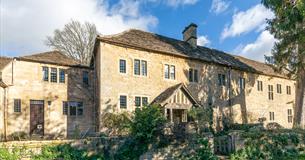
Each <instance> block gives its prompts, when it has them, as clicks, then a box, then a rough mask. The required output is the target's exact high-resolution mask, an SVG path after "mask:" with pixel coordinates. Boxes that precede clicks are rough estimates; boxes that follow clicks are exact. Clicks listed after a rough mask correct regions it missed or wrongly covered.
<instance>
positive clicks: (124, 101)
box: [120, 95, 127, 108]
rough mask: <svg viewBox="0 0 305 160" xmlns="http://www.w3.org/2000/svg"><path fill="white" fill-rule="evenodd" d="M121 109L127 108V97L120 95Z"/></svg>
mask: <svg viewBox="0 0 305 160" xmlns="http://www.w3.org/2000/svg"><path fill="white" fill-rule="evenodd" d="M120 108H127V96H125V95H120Z"/></svg>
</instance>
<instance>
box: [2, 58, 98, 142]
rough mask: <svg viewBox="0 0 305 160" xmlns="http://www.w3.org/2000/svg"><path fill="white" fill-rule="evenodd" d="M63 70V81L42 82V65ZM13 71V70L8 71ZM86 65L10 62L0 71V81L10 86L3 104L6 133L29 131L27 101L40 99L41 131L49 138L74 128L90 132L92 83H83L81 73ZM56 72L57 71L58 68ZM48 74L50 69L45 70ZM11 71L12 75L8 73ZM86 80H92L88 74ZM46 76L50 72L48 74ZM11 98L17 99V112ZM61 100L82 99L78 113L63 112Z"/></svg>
mask: <svg viewBox="0 0 305 160" xmlns="http://www.w3.org/2000/svg"><path fill="white" fill-rule="evenodd" d="M43 66H46V67H50V68H51V67H53V68H57V69H65V72H66V73H65V74H66V75H65V83H59V82H58V79H59V76H58V77H57V78H58V79H57V83H53V82H50V81H49V82H46V81H43V79H42V77H43V75H42V74H43V73H42V67H43ZM12 70H13V72H12ZM83 71H89V72H90V73H91V69H88V68H79V67H68V66H58V65H51V64H45V63H35V62H27V61H18V60H17V61H13V65H8V66H7V67H6V68H5V69H4V70H3V76H4V77H3V79H4V82H5V83H6V84H8V85H10V86H9V87H8V88H7V90H8V96H7V100H8V106H7V119H8V121H7V135H11V134H13V133H16V132H25V133H27V134H28V133H29V130H30V100H43V101H44V133H45V136H50V137H66V136H67V135H69V134H73V132H74V130H75V128H78V129H79V130H80V131H81V132H85V131H87V130H89V131H93V130H94V126H93V118H94V117H93V116H92V115H93V102H94V101H93V85H92V84H90V85H89V86H88V87H87V86H85V85H83V82H82V81H83V79H82V72H83ZM58 72H59V71H58ZM49 73H50V69H49ZM12 74H13V76H12ZM90 76H91V77H90V78H89V81H93V77H92V73H91V75H90ZM49 79H50V75H49ZM14 99H21V112H20V113H16V112H14ZM63 101H78V102H83V106H84V114H83V115H82V116H67V115H64V114H63Z"/></svg>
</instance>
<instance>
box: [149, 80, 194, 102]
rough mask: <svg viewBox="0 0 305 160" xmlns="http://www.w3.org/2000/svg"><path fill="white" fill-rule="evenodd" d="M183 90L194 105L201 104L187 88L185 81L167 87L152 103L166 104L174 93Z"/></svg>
mask: <svg viewBox="0 0 305 160" xmlns="http://www.w3.org/2000/svg"><path fill="white" fill-rule="evenodd" d="M180 89H181V90H183V91H184V92H185V93H186V94H187V96H188V97H189V99H190V100H191V102H192V103H193V105H195V106H200V104H199V103H198V102H197V100H196V99H195V98H194V97H193V96H192V95H191V93H190V91H189V90H188V89H187V88H186V86H185V85H184V84H183V83H179V84H176V85H174V86H172V87H170V88H167V89H166V90H165V91H164V92H162V93H161V94H160V95H159V96H157V97H156V98H155V99H154V100H153V102H152V103H155V104H160V105H164V104H166V102H167V101H168V100H169V99H170V98H171V96H172V95H174V94H176V93H177V92H178V91H179V90H180Z"/></svg>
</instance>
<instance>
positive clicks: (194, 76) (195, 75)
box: [189, 68, 199, 82]
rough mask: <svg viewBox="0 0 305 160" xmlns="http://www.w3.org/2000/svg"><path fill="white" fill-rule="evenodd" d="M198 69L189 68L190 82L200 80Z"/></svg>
mask: <svg viewBox="0 0 305 160" xmlns="http://www.w3.org/2000/svg"><path fill="white" fill-rule="evenodd" d="M198 77H199V76H198V70H197V69H192V68H190V69H189V81H190V82H198Z"/></svg>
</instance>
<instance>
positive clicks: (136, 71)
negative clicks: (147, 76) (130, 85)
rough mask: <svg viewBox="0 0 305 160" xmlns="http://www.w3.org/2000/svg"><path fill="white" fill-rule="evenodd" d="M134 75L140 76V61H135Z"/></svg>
mask: <svg viewBox="0 0 305 160" xmlns="http://www.w3.org/2000/svg"><path fill="white" fill-rule="evenodd" d="M134 74H135V75H140V60H138V59H135V60H134Z"/></svg>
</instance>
